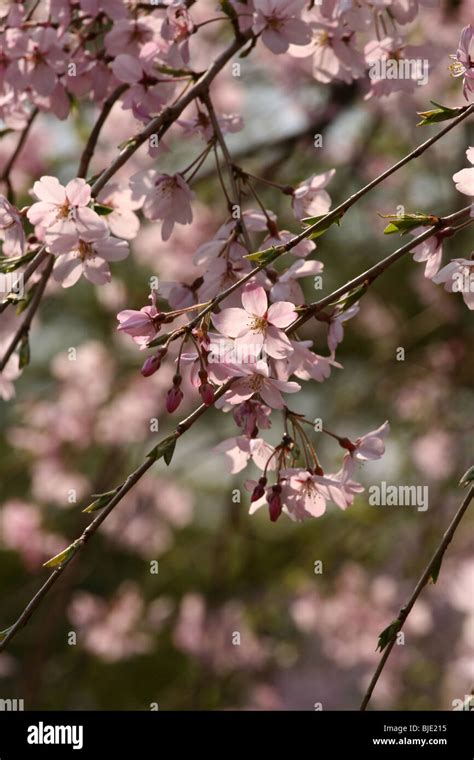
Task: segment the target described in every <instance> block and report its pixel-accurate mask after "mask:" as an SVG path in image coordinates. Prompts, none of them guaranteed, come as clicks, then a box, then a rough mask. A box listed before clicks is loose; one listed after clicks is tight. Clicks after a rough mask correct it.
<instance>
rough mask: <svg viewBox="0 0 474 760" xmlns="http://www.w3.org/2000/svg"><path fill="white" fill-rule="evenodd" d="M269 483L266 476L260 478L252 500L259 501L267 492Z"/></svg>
mask: <svg viewBox="0 0 474 760" xmlns="http://www.w3.org/2000/svg"><path fill="white" fill-rule="evenodd" d="M266 484H267V479H266V478H260V480H259V481H258V483H257V485H256V486H255V488H254V489H253V491H252V498H251V499H250V501H251V502H254V501H258V500H259V499H261V498H262V496H263V495H264V494H265V486H266Z"/></svg>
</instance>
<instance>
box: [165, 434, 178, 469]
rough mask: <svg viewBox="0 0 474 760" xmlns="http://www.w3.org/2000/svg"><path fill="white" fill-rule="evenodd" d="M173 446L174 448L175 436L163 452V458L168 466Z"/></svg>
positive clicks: (171, 457)
mask: <svg viewBox="0 0 474 760" xmlns="http://www.w3.org/2000/svg"><path fill="white" fill-rule="evenodd" d="M175 448H176V438H175V439H174V441H172V442H171V443H170V445H169V446H168V448H167V449H166V451H165V453H164V454H163V459H164V460H165V462H166V464H167V465H168V466H169V465H170V464H171V460H172V459H173V454H174V450H175Z"/></svg>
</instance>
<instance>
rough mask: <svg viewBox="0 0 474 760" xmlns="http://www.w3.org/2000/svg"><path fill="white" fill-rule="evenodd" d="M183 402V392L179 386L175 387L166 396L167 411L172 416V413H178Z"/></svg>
mask: <svg viewBox="0 0 474 760" xmlns="http://www.w3.org/2000/svg"><path fill="white" fill-rule="evenodd" d="M182 400H183V391H182V390H181V388H180V387H179V385H174V386H173V387H172V388H170V390H169V391H168V393H167V395H166V411H167V412H169V413H170V414H172V412H174V411H176V409H177V408H178V406H179V405H180V403H181V401H182Z"/></svg>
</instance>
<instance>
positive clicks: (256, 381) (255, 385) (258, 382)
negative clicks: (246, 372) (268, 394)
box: [250, 375, 263, 392]
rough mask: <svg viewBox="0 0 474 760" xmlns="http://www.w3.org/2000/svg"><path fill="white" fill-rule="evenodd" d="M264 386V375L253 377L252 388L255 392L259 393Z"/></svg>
mask: <svg viewBox="0 0 474 760" xmlns="http://www.w3.org/2000/svg"><path fill="white" fill-rule="evenodd" d="M262 385H263V375H253V377H252V378H251V379H250V387H251V388H252V390H253V391H255V392H257V391H259V390H260V388H261V387H262Z"/></svg>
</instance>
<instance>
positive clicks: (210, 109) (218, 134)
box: [201, 92, 252, 253]
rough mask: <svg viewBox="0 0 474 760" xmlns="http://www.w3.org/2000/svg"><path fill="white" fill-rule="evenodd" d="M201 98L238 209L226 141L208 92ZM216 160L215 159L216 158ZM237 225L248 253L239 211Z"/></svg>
mask: <svg viewBox="0 0 474 760" xmlns="http://www.w3.org/2000/svg"><path fill="white" fill-rule="evenodd" d="M201 99H202V100H203V101H204V103H205V104H206V108H207V111H208V113H209V118H210V120H211V124H212V127H213V129H214V134H215V136H216V138H217V142H218V143H219V146H220V149H221V151H222V155H223V156H224V161H225V164H226V167H227V173H228V175H229V182H230V186H231V189H232V196H233V197H232V201H233V203H232V205H234V206H238V207H239V210H240V192H239V188H238V186H237V182H236V179H235V174H234V168H233V164H232V158H231V155H230V153H229V149H228V147H227V143H226V141H225V139H224V135H223V134H222V130H221V128H220V125H219V121H218V119H217V116H216V112H215V110H214V106H213V105H212V101H211V96H210V95H209V92H206V93H204V95H202V96H201ZM216 160H217V159H216ZM232 210H233V209H232V208H230V209H229V211H230V213H232ZM238 222H239V223H238V226H239V227H240V229H241V231H242V237H243V239H244V242H245V247H246V249H247V251H248V252H249V253H250V252H251V250H252V241H251V240H250V235H249V233H248V230H247V227H246V225H245V221H244V218H243V215H242V213H240V218H239V220H238Z"/></svg>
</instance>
